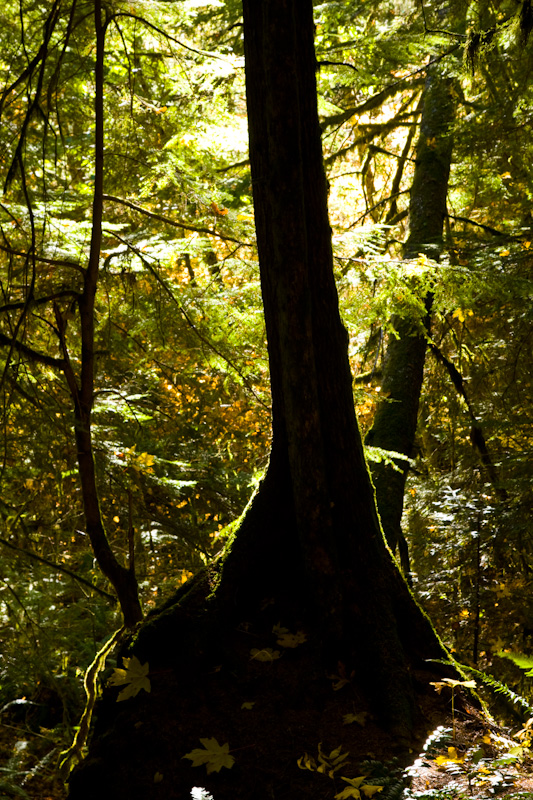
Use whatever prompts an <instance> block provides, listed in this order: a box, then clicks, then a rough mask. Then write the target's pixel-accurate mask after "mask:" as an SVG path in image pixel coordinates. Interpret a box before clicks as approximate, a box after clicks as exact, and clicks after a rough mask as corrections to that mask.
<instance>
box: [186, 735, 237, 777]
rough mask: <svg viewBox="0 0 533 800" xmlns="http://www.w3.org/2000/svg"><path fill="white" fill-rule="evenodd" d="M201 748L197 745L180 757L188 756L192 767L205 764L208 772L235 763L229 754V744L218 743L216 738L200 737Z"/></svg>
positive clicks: (229, 767)
mask: <svg viewBox="0 0 533 800" xmlns="http://www.w3.org/2000/svg"><path fill="white" fill-rule="evenodd" d="M200 741H201V743H202V744H203V746H204V748H203V750H202V749H201V748H200V747H197V748H196V749H195V750H191V752H190V753H186V754H185V755H184V756H182V758H190V760H191V761H192V766H193V767H201V766H202V765H204V764H205V767H206V769H207V772H208V774H209V773H211V772H220V770H221V769H222V767H226V768H227V769H231V768H232V766H233V765H234V763H235V759H234V758H233V756H230V754H229V744H228V743H227V742H226V744H219V743H218V742H217V740H216V739H200Z"/></svg>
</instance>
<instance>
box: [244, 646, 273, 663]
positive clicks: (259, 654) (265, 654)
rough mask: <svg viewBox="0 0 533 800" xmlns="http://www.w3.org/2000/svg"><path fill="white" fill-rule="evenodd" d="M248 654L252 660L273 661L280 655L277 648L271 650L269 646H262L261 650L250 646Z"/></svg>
mask: <svg viewBox="0 0 533 800" xmlns="http://www.w3.org/2000/svg"><path fill="white" fill-rule="evenodd" d="M250 656H251V659H252V660H253V661H275V660H276V658H280V657H281V653H280V652H279V650H272V648H271V647H263V649H262V650H260V649H259V648H258V647H252V649H251V650H250Z"/></svg>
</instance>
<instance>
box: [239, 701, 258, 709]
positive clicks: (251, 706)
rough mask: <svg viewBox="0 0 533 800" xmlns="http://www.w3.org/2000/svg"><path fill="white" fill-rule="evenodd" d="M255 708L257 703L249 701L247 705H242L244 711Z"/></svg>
mask: <svg viewBox="0 0 533 800" xmlns="http://www.w3.org/2000/svg"><path fill="white" fill-rule="evenodd" d="M254 706H255V702H249V701H248V702H246V703H243V704H242V706H241V708H244V709H251V708H253V707H254Z"/></svg>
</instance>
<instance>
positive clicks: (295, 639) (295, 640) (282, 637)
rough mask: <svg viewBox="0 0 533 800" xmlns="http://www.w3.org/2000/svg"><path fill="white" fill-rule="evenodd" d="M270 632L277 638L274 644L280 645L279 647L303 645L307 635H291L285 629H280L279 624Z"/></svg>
mask: <svg viewBox="0 0 533 800" xmlns="http://www.w3.org/2000/svg"><path fill="white" fill-rule="evenodd" d="M272 632H273V633H275V634H276V636H277V637H278V638H277V639H276V644H279V645H281V647H298V645H299V644H303V643H304V642H305V641H306V639H307V635H306V634H305V633H304V632H303V631H296V633H291V632H290V631H289V630H288V629H287V628H282V627H281V625H279V624H278V625H274V627H273V628H272Z"/></svg>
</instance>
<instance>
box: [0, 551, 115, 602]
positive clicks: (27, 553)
mask: <svg viewBox="0 0 533 800" xmlns="http://www.w3.org/2000/svg"><path fill="white" fill-rule="evenodd" d="M0 544H3V545H4V546H5V547H9V548H10V549H11V550H15V552H17V553H20V554H21V555H23V556H27V557H28V558H32V559H33V560H34V561H40V563H41V564H46V566H47V567H50V568H51V569H55V570H56V571H57V572H63V573H64V574H65V575H68V576H69V577H71V578H74V580H75V581H78V583H82V584H83V585H84V586H88V587H89V589H92V590H93V591H94V592H97V593H98V594H101V595H102V597H106V598H107V599H108V600H111V601H112V602H113V603H116V602H117V598H116V597H115V595H114V594H110V593H109V592H106V591H105V589H100V588H99V587H98V586H95V585H94V583H91V582H90V581H88V580H86V579H85V578H82V577H81V575H77V574H76V573H75V572H73V571H72V570H70V569H67V567H63V566H61V564H56V563H55V561H50V560H49V559H48V558H44V557H43V556H39V555H37V553H33V552H32V551H31V550H25V549H24V548H23V547H18V545H16V544H13V543H12V542H9V541H8V540H7V539H2V538H0Z"/></svg>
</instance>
